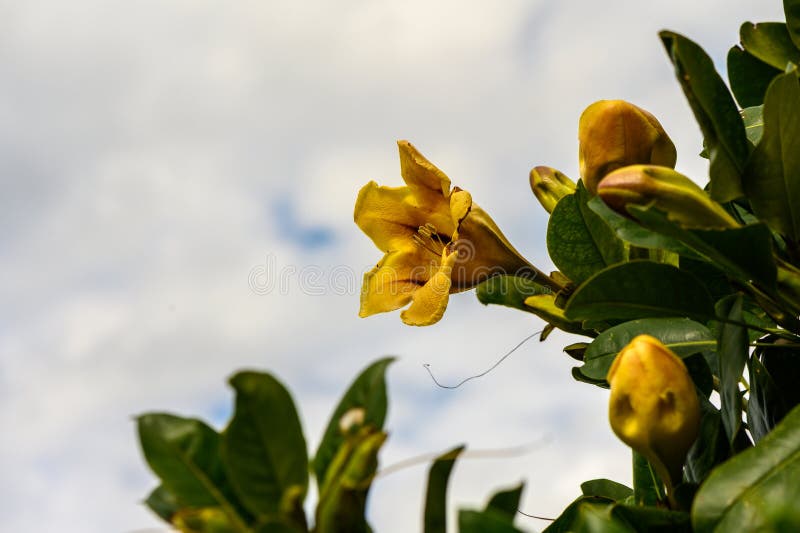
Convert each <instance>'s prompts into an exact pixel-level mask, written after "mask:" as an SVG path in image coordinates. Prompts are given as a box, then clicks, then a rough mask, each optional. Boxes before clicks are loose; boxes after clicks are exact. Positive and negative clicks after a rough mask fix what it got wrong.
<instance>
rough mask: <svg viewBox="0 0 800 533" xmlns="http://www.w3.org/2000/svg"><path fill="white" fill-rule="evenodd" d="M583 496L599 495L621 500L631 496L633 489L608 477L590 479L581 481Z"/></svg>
mask: <svg viewBox="0 0 800 533" xmlns="http://www.w3.org/2000/svg"><path fill="white" fill-rule="evenodd" d="M581 492H582V493H583V495H584V496H599V497H601V498H608V499H609V500H614V501H622V500H624V499H626V498H630V497H631V496H633V489H632V488H630V487H627V486H625V485H623V484H622V483H617V482H616V481H611V480H610V479H591V480H589V481H584V482H583V483H581Z"/></svg>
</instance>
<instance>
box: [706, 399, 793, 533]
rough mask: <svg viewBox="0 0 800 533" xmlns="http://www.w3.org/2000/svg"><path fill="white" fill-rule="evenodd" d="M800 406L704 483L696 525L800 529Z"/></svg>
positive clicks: (731, 528) (728, 528) (715, 528)
mask: <svg viewBox="0 0 800 533" xmlns="http://www.w3.org/2000/svg"><path fill="white" fill-rule="evenodd" d="M798 479H800V407H796V408H795V409H793V410H792V412H790V413H789V414H788V415H787V416H786V418H784V419H783V421H782V422H781V423H780V424H778V426H777V427H775V429H774V430H773V431H772V432H771V433H770V434H769V435H767V436H766V437H764V438H763V439H762V440H761V441H760V442H759V443H758V445H756V446H755V447H754V448H751V449H749V450H746V451H744V452H742V453H740V454H738V455H736V456H735V457H733V458H731V459H730V460H729V461H727V462H726V463H724V464H722V465H720V466H719V467H717V468H716V469H715V470H714V471H713V472H712V473H711V475H710V476H709V477H708V479H707V480H706V481H705V483H703V484H702V485H701V486H700V490H699V492H698V493H697V497H696V498H695V501H694V506H693V507H692V525H693V526H694V528H695V530H696V531H697V532H699V533H704V532H710V531H797V530H798V528H800V506H798V505H797V501H798V499H800V483H798V482H797V480H798Z"/></svg>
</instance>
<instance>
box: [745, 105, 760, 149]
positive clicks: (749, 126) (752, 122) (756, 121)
mask: <svg viewBox="0 0 800 533" xmlns="http://www.w3.org/2000/svg"><path fill="white" fill-rule="evenodd" d="M742 120H743V121H744V131H745V133H746V134H747V140H748V141H750V144H752V145H753V146H756V145H757V144H758V143H759V141H761V136H762V135H763V134H764V106H763V105H757V106H754V107H746V108H745V109H742Z"/></svg>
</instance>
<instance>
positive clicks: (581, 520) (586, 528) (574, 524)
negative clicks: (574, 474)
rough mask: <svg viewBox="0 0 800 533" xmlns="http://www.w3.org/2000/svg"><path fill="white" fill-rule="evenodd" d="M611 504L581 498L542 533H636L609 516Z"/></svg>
mask: <svg viewBox="0 0 800 533" xmlns="http://www.w3.org/2000/svg"><path fill="white" fill-rule="evenodd" d="M612 507H613V502H612V501H611V500H608V499H606V498H598V497H595V496H582V497H580V498H578V499H577V500H575V501H574V502H572V503H571V504H570V505H569V506H568V507H567V508H566V509H565V510H564V512H563V513H561V516H559V517H558V518H557V519H556V520H555V521H554V522H553V523H552V524H550V526H548V527H547V528H546V529H545V530H544V531H543V533H571V532H577V531H580V532H581V533H606V532H608V533H619V532H625V533H630V532H632V531H636V530H635V529H633V528H631V527H630V526H628V525H627V524H625V523H624V522H622V521H621V520H618V519H616V518H615V517H613V516H612V515H611V509H612Z"/></svg>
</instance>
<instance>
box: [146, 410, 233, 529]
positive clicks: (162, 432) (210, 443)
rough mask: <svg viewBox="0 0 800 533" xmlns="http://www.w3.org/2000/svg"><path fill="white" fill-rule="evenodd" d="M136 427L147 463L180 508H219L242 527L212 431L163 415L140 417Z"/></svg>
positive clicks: (189, 420) (199, 423) (191, 421)
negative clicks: (182, 506)
mask: <svg viewBox="0 0 800 533" xmlns="http://www.w3.org/2000/svg"><path fill="white" fill-rule="evenodd" d="M137 424H138V430H139V439H140V441H141V445H142V451H143V452H144V456H145V459H146V460H147V464H148V465H150V468H151V469H152V470H153V472H155V474H156V475H157V476H158V477H159V478H160V479H161V483H162V486H163V487H164V490H166V491H168V492H169V493H171V494H172V495H173V496H174V497H175V499H176V500H177V501H179V502H181V504H182V505H184V506H189V507H196V508H204V507H220V508H222V509H224V510H225V512H226V514H227V515H228V517H229V518H230V519H231V521H232V522H234V523H235V524H237V525H239V526H240V529H244V528H245V520H244V519H243V518H242V517H241V516H240V515H239V514H238V513H237V511H236V510H235V504H234V503H233V501H232V500H231V497H230V487H229V484H228V480H227V479H226V476H225V471H224V468H223V465H222V461H221V460H220V457H219V449H220V436H219V434H218V433H217V432H216V431H214V430H213V429H212V428H211V427H209V426H208V425H206V424H205V423H204V422H202V421H200V420H197V419H193V418H182V417H179V416H174V415H171V414H166V413H148V414H145V415H142V416H140V417H139V418H138V420H137Z"/></svg>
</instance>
